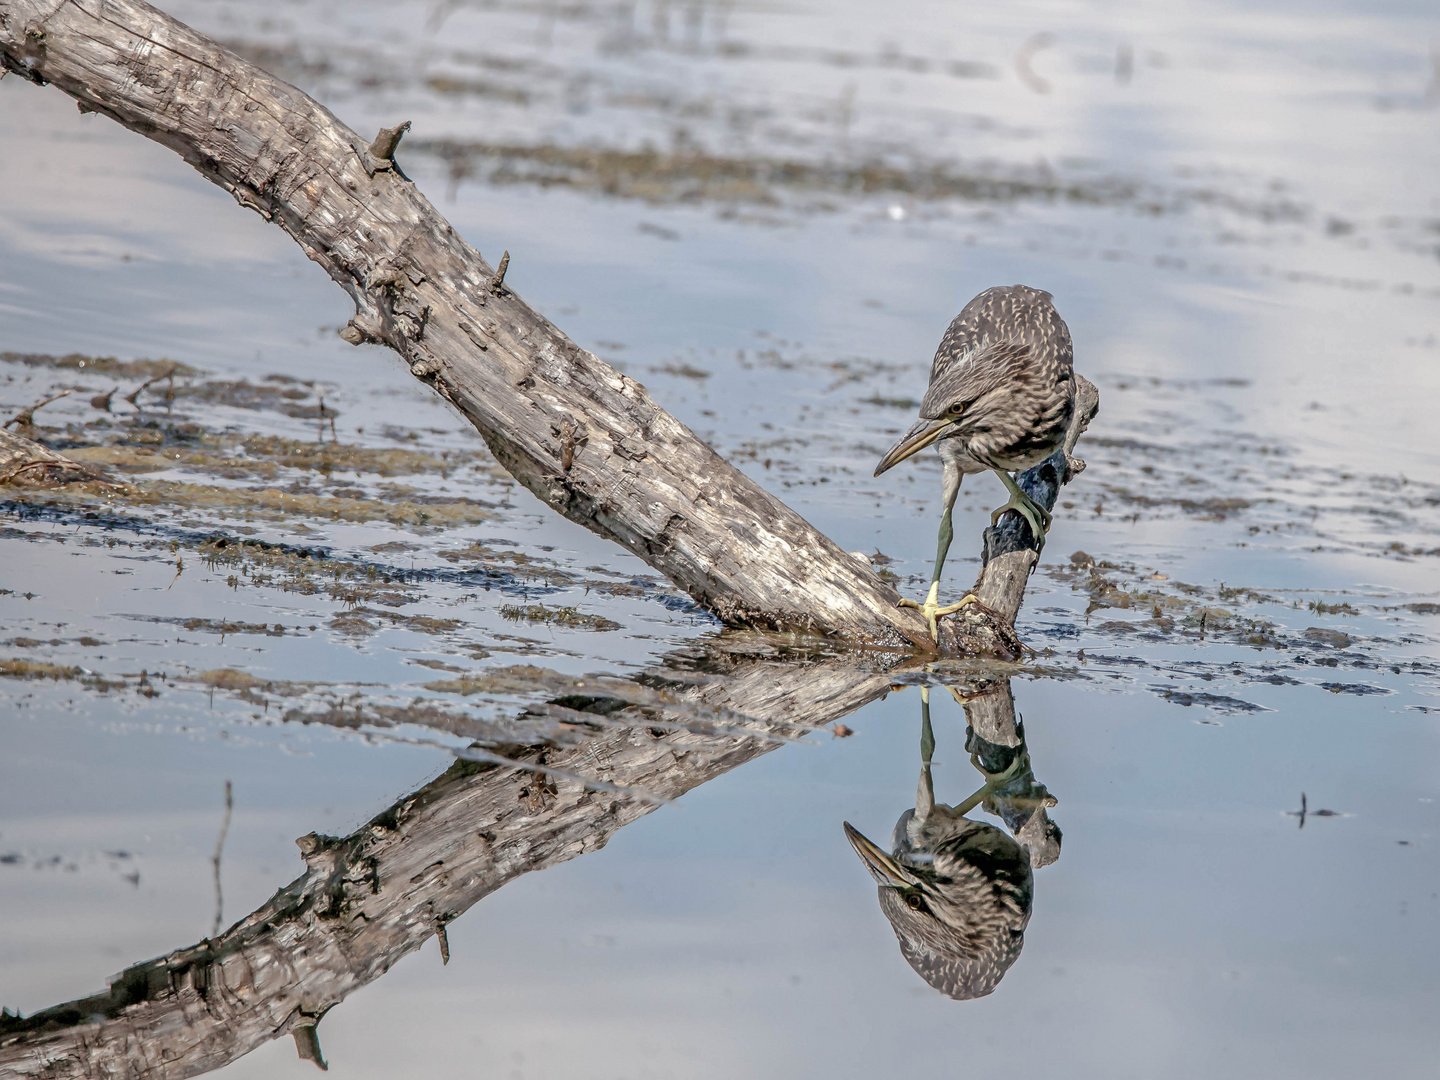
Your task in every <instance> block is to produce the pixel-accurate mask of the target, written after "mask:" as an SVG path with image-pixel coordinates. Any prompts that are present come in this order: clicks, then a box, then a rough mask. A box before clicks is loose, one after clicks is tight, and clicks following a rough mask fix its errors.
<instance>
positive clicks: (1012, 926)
mask: <svg viewBox="0 0 1440 1080" xmlns="http://www.w3.org/2000/svg"><path fill="white" fill-rule="evenodd" d="M911 813H912V812H911V811H907V812H906V814H907V817H908V816H909V814H911ZM905 820H906V819H905V818H902V819H901V824H902V826H903V824H904V823H905ZM961 820H964V819H961ZM966 825H968V826H970V828H965V829H962V830H960V831H959V832H958V833H957V834H956V835H954V836H953V837H952V838H951V839H950V840H949V841H947V842H946V843H945V844H944V845H943V850H942V851H941V852H937V853H935V856H934V861H933V862H932V863H931V864H930V865H929V866H918V865H915V864H913V863H911V860H910V859H908V858H907V860H906V862H904V863H902V862H900V861H898V860H896V859H894V858H892V857H891V856H889V855H887V854H886V853H885V852H884V851H883V850H881V848H880V847H879V846H878V845H877V844H875V843H874V842H872V841H871V840H869V839H868V838H867V837H866V836H865V835H864V834H862V833H861V832H860V831H859V830H858V829H856V828H855V827H854V826H852V825H851V824H850V823H849V822H848V821H847V822H846V823H845V835H846V837H847V838H848V839H849V841H850V844H851V846H852V847H853V848H854V849H855V853H856V854H857V855H859V856H860V858H861V860H862V861H863V862H864V863H865V866H866V869H868V870H869V871H870V876H871V877H873V878H874V879H875V882H876V884H877V885H879V887H880V888H879V894H880V910H881V912H882V913H883V914H884V915H885V918H886V919H888V920H889V922H890V926H891V928H892V929H893V930H894V931H895V936H896V938H898V939H899V941H900V952H901V955H903V956H904V957H905V960H906V962H907V963H908V964H909V965H910V966H911V967H912V968H913V969H914V970H915V972H916V974H918V975H919V976H920V977H921V978H923V979H924V980H925V981H926V982H927V983H929V984H930V985H931V986H933V987H934V988H935V989H936V990H939V991H940V992H941V993H943V994H946V995H948V996H949V997H952V998H954V999H955V1000H956V1001H968V1000H969V999H971V998H977V997H984V996H985V995H986V994H989V993H990V992H991V991H993V990H994V989H995V987H996V986H998V985H999V984H1000V980H1001V979H1002V978H1003V977H1004V975H1005V973H1006V972H1007V971H1009V970H1010V966H1011V965H1012V964H1014V963H1015V960H1016V959H1017V958H1018V957H1019V955H1020V949H1021V947H1022V946H1023V945H1024V941H1025V924H1026V923H1027V922H1029V920H1030V897H1031V891H1030V862H1029V857H1028V856H1027V855H1026V853H1025V851H1024V849H1023V848H1022V847H1021V846H1020V845H1019V844H1017V843H1015V841H1014V840H1012V839H1011V838H1010V837H1009V836H1007V835H1005V833H1003V832H1001V831H1000V830H999V829H996V828H995V827H994V826H991V825H985V824H983V823H980V822H968V821H967V822H966ZM900 831H901V828H900V827H898V826H897V829H896V833H897V835H898V834H899V833H900ZM1011 849H1013V850H1011ZM911 854H916V853H911ZM942 863H943V864H944V865H943V867H942V866H941V864H942ZM907 864H909V865H907Z"/></svg>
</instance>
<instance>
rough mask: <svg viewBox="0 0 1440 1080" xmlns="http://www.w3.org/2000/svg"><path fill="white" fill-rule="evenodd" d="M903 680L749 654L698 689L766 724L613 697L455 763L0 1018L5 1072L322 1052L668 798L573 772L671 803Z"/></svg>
mask: <svg viewBox="0 0 1440 1080" xmlns="http://www.w3.org/2000/svg"><path fill="white" fill-rule="evenodd" d="M889 687H890V681H889V679H888V678H887V677H886V676H884V675H880V674H875V673H873V672H865V671H861V670H857V669H856V668H854V667H851V666H845V665H840V664H828V665H827V664H820V665H796V664H777V663H752V664H749V665H748V666H746V667H744V668H742V669H741V670H739V671H738V672H737V673H736V674H734V675H733V676H729V677H724V678H721V679H718V680H716V681H715V682H713V683H710V684H707V685H705V686H701V687H696V688H693V689H691V690H689V691H686V692H685V694H684V696H685V697H686V698H688V699H690V700H691V701H693V702H694V703H696V704H700V705H704V706H709V707H714V708H717V709H726V710H731V711H733V712H735V713H739V714H743V715H745V716H747V717H749V718H750V720H749V721H747V723H748V724H749V726H750V727H751V728H752V729H753V730H754V732H755V736H754V737H746V736H743V735H740V736H737V735H736V734H734V732H733V731H730V732H727V733H726V734H723V735H720V734H708V733H704V732H702V731H672V732H669V733H667V734H663V735H657V734H656V733H655V729H654V728H653V727H652V726H651V724H653V723H654V722H655V721H656V720H663V719H665V713H664V711H663V710H659V711H650V710H642V709H638V708H636V707H634V706H629V707H626V708H624V709H620V710H616V711H611V710H610V708H609V706H613V705H615V704H617V702H615V701H613V700H609V701H604V702H596V703H594V707H595V709H596V711H597V712H603V713H604V714H605V720H606V722H607V726H605V727H603V728H600V729H599V731H598V733H597V734H596V735H594V737H593V738H590V739H588V740H586V741H585V742H583V743H582V744H580V745H579V746H574V747H565V748H557V747H545V748H536V747H511V748H509V754H510V756H512V757H515V758H528V759H529V761H530V764H531V766H532V767H531V768H530V769H525V768H517V767H514V766H497V765H492V764H474V763H468V762H458V763H457V764H456V765H455V766H454V767H452V768H451V769H450V770H449V771H447V772H446V773H444V774H443V775H442V776H440V777H439V778H438V779H436V780H434V781H432V782H431V783H429V784H427V785H426V786H425V787H423V788H421V789H420V790H419V791H416V792H414V793H413V794H411V795H409V796H407V797H406V798H404V799H402V800H400V801H399V802H398V803H396V804H395V805H394V806H392V807H391V808H390V809H388V810H386V811H385V812H384V813H382V814H380V815H379V816H378V817H376V818H375V819H373V820H372V821H370V822H369V823H368V824H366V825H364V826H362V827H361V828H360V829H359V830H357V831H356V832H354V833H352V834H350V835H349V836H346V837H329V836H318V835H316V834H314V833H311V834H310V835H308V836H303V837H301V838H300V839H299V840H298V841H297V843H298V844H299V845H300V850H301V853H302V854H303V856H304V859H305V863H306V866H307V871H306V873H305V874H304V875H302V876H301V877H299V878H297V879H296V880H295V881H293V882H291V883H290V884H289V885H287V886H286V887H285V888H283V889H281V890H280V891H278V892H277V893H276V894H275V896H274V897H273V898H272V899H271V900H270V902H269V903H267V904H266V905H265V906H264V907H262V908H260V909H259V910H258V911H255V912H254V913H252V914H250V915H248V916H247V917H246V918H244V919H242V920H241V921H240V922H238V923H236V924H235V925H234V926H232V927H231V928H230V929H228V930H226V931H225V932H224V933H223V934H221V935H219V936H218V937H215V938H213V939H206V940H204V941H201V942H200V943H198V944H196V945H192V946H190V947H189V948H185V949H178V950H176V951H175V952H172V953H169V954H167V955H165V956H162V957H160V958H158V959H155V960H151V961H148V962H146V963H143V964H137V965H136V966H134V967H131V968H128V969H126V970H125V971H123V972H121V973H120V974H119V975H118V976H116V978H115V980H114V981H113V982H112V984H111V986H110V988H109V990H108V991H106V992H102V993H100V994H96V995H94V996H93V997H89V998H85V999H82V1000H80V1001H73V1002H69V1003H67V1004H64V1005H57V1006H55V1007H54V1008H50V1009H46V1010H44V1011H43V1012H39V1013H36V1014H35V1015H33V1016H30V1017H26V1018H24V1019H19V1018H16V1017H11V1016H8V1015H7V1016H0V1075H3V1076H6V1077H16V1078H20V1077H33V1078H35V1080H40V1078H45V1080H62V1078H71V1077H73V1078H76V1080H78V1078H81V1077H87V1078H88V1077H105V1076H113V1077H122V1076H123V1077H131V1076H137V1077H138V1076H153V1077H164V1078H166V1080H175V1078H179V1077H186V1076H195V1075H197V1074H199V1073H203V1072H208V1071H210V1070H212V1069H216V1068H219V1067H220V1066H222V1065H225V1064H228V1063H229V1062H231V1061H234V1060H235V1059H236V1058H238V1057H240V1056H241V1055H243V1054H246V1053H248V1052H249V1051H251V1050H253V1049H255V1048H256V1047H257V1046H260V1045H261V1044H263V1043H265V1042H268V1041H269V1040H271V1039H274V1038H278V1037H283V1036H284V1035H285V1034H286V1033H290V1034H292V1035H294V1037H295V1042H296V1046H297V1049H298V1050H299V1052H300V1055H301V1056H302V1057H305V1058H308V1059H310V1060H314V1061H316V1062H317V1063H319V1062H322V1061H323V1057H322V1056H321V1052H320V1042H319V1038H318V1035H317V1032H316V1027H317V1025H318V1023H319V1021H320V1018H321V1017H322V1016H324V1015H325V1013H326V1011H327V1010H328V1009H330V1008H331V1007H333V1006H334V1005H336V1004H338V1003H339V1002H341V1001H343V1000H344V999H345V998H346V997H347V996H348V995H349V994H351V993H353V992H354V991H355V990H357V989H359V988H360V987H362V986H364V985H366V984H367V983H369V982H371V981H373V980H375V979H376V978H378V977H379V976H381V975H383V974H384V973H385V972H386V971H387V970H389V968H390V967H391V966H393V965H394V964H395V963H396V962H397V961H399V960H400V959H401V958H402V957H404V956H407V955H408V954H410V953H412V952H414V951H415V950H416V949H419V948H420V947H421V946H422V945H423V944H424V943H425V941H426V940H427V939H428V938H430V937H432V936H434V937H437V938H439V939H440V942H441V947H442V958H448V954H449V951H450V950H449V943H448V939H447V938H446V936H445V926H446V924H447V923H449V922H451V921H452V920H454V919H455V918H457V917H458V916H459V915H460V914H462V913H463V912H464V911H466V910H467V909H468V908H470V907H471V906H472V905H473V904H474V903H476V902H477V901H478V900H480V899H482V898H483V897H485V896H486V895H488V894H489V893H491V892H494V891H495V890H496V889H498V888H500V887H501V886H502V885H504V884H506V883H507V882H509V881H513V880H514V879H515V878H517V877H519V876H520V875H521V874H525V873H528V872H530V871H532V870H541V869H544V868H545V867H548V866H554V865H555V864H557V863H561V862H565V861H566V860H568V859H572V858H574V857H575V856H576V855H581V854H584V853H585V852H589V851H595V850H598V849H599V848H602V847H604V846H605V844H606V842H607V841H608V840H609V839H610V837H611V836H612V835H613V834H614V832H615V831H616V830H617V829H619V828H620V827H621V826H623V825H626V824H628V823H629V822H631V821H634V820H636V819H637V818H639V817H642V816H644V815H645V814H647V813H649V812H650V811H651V810H653V809H654V808H655V805H656V804H655V802H654V800H653V799H649V798H642V797H640V796H639V795H638V794H628V793H625V792H619V793H617V792H614V791H599V790H595V789H593V788H591V787H587V786H586V785H585V784H583V783H581V782H579V781H577V780H574V779H570V778H567V776H566V775H563V774H571V775H572V776H573V774H576V773H581V774H589V775H593V776H597V777H598V778H600V779H602V780H603V781H604V782H606V783H607V784H610V785H615V786H622V787H625V788H628V789H632V790H635V789H638V791H643V792H645V793H647V794H649V795H652V796H660V797H663V798H671V799H673V798H676V797H678V796H680V795H682V794H684V793H685V792H686V791H689V790H690V789H692V788H694V787H696V786H698V785H700V784H703V783H705V782H706V781H707V780H710V779H712V778H714V777H716V776H719V775H720V774H722V773H724V772H727V771H729V770H730V769H733V768H735V767H736V766H738V765H742V764H744V763H745V762H747V761H750V760H752V759H753V758H755V757H758V756H760V755H761V754H764V753H766V752H768V751H769V750H772V749H774V748H775V747H776V746H777V745H780V743H778V742H777V741H776V740H775V739H774V737H773V736H774V735H775V734H776V733H778V734H782V735H795V734H803V733H804V732H805V731H807V730H809V729H811V728H813V727H814V726H815V725H818V724H823V723H827V722H829V721H831V720H834V719H836V718H838V717H841V716H844V715H846V714H847V713H849V712H851V711H853V710H855V709H858V708H860V707H861V706H862V705H865V704H866V703H868V702H870V701H873V700H874V699H876V698H878V697H880V696H882V695H883V694H885V692H886V691H887V690H888V689H889ZM567 700H568V707H569V708H572V709H576V710H578V709H580V708H581V706H582V705H583V704H584V703H582V702H580V701H577V700H575V699H567ZM585 715H586V713H584V712H583V711H576V712H574V713H573V715H572V716H571V719H572V721H573V722H575V723H577V724H583V721H584V716H585ZM671 718H672V719H680V720H684V719H685V716H684V714H682V713H677V714H674V716H673V717H671ZM616 720H629V721H630V723H629V724H622V725H615V724H614V723H613V722H614V721H616ZM647 720H648V721H650V723H647ZM824 737H826V738H828V737H829V736H828V735H825V736H824ZM536 767H538V768H541V769H544V770H546V772H544V773H537V772H535V771H533V770H534V768H536Z"/></svg>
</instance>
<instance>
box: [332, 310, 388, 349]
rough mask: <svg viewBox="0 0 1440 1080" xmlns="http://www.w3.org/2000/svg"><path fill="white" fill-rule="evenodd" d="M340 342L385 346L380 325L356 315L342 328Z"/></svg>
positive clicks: (365, 317)
mask: <svg viewBox="0 0 1440 1080" xmlns="http://www.w3.org/2000/svg"><path fill="white" fill-rule="evenodd" d="M340 340H342V341H348V342H349V343H350V344H351V345H364V344H367V343H369V344H383V339H382V338H381V336H380V327H379V325H378V324H377V323H376V322H375V321H374V320H373V319H371V318H368V317H367V316H364V315H356V316H355V317H354V318H353V319H351V320H350V321H349V322H347V323H346V324H345V325H344V326H342V327H341V328H340Z"/></svg>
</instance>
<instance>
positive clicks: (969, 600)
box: [900, 458, 978, 642]
mask: <svg viewBox="0 0 1440 1080" xmlns="http://www.w3.org/2000/svg"><path fill="white" fill-rule="evenodd" d="M943 460H944V462H945V509H944V511H943V512H942V514H941V516H940V542H939V544H938V546H937V547H936V550H935V573H934V574H932V575H931V576H930V594H929V595H928V596H926V597H925V603H923V604H917V603H916V602H915V601H914V600H901V601H900V606H901V607H913V608H918V609H919V610H920V613H921V614H922V615H924V616H925V621H926V622H928V623H929V624H930V636H931V637H932V638H933V639H934V640H935V641H937V642H938V641H939V640H940V627H939V624H938V622H937V620H939V619H940V618H941V616H944V615H951V614H953V613H954V612H957V611H959V610H960V609H961V608H962V607H964V606H965V605H966V604H974V603H977V602H978V599H977V597H976V596H975V594H974V593H966V594H965V595H964V596H963V597H961V598H960V602H959V603H958V604H951V605H949V606H948V607H941V606H940V605H939V603H938V598H939V596H940V572H941V571H942V570H943V569H944V568H945V556H946V555H948V554H949V553H950V541H951V540H953V539H954V537H955V526H954V522H953V520H952V516H953V511H954V509H955V499H956V498H957V497H958V496H959V494H960V480H961V478H962V474H961V472H960V466H959V465H958V464H957V463H955V462H953V461H951V460H950V459H949V458H944V459H943Z"/></svg>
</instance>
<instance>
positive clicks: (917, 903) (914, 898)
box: [905, 892, 925, 911]
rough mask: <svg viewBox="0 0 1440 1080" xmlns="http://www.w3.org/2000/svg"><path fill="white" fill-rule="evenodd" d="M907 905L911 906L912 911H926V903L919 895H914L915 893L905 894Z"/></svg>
mask: <svg viewBox="0 0 1440 1080" xmlns="http://www.w3.org/2000/svg"><path fill="white" fill-rule="evenodd" d="M905 903H907V904H908V905H910V908H911V910H912V911H924V910H925V901H924V900H922V899H920V894H919V893H913V892H912V893H906V894H905Z"/></svg>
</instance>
